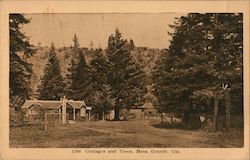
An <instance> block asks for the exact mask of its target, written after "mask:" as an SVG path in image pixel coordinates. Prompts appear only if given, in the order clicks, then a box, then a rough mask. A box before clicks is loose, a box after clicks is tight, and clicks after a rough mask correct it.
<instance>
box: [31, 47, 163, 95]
mask: <svg viewBox="0 0 250 160" xmlns="http://www.w3.org/2000/svg"><path fill="white" fill-rule="evenodd" d="M55 47H56V46H55ZM35 48H36V51H35V54H34V55H33V56H31V57H29V58H28V62H29V63H31V64H32V70H33V72H32V76H31V89H32V96H33V97H36V98H37V95H38V93H37V89H38V86H39V85H40V83H41V81H40V80H41V78H42V76H43V74H44V69H45V66H46V64H47V62H48V55H49V47H47V46H39V47H35ZM81 51H82V52H83V54H84V56H85V59H86V62H87V64H90V62H91V60H92V58H93V56H94V49H89V48H81ZM161 51H162V50H160V49H152V48H147V47H134V48H133V50H132V52H131V55H132V58H134V59H135V60H136V62H138V63H139V64H141V65H142V66H143V70H144V72H145V73H146V75H147V77H146V78H147V83H148V85H150V84H151V78H150V77H151V71H152V69H153V67H154V66H155V62H156V60H157V59H158V57H159V56H160V54H161ZM56 54H57V58H58V60H59V62H60V67H61V73H62V75H63V77H64V78H66V76H67V74H68V72H69V71H68V69H69V67H70V66H71V61H72V59H74V60H77V59H78V55H77V54H75V53H74V52H73V48H72V47H63V48H56Z"/></svg>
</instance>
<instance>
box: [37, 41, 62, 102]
mask: <svg viewBox="0 0 250 160" xmlns="http://www.w3.org/2000/svg"><path fill="white" fill-rule="evenodd" d="M64 88H65V82H64V79H63V77H62V75H61V70H60V64H59V61H58V59H57V57H56V51H55V46H54V44H53V43H52V44H51V47H50V51H49V60H48V63H47V66H46V68H45V70H44V76H43V77H42V81H41V85H40V86H39V88H38V92H39V99H46V100H59V99H60V98H61V97H62V96H64Z"/></svg>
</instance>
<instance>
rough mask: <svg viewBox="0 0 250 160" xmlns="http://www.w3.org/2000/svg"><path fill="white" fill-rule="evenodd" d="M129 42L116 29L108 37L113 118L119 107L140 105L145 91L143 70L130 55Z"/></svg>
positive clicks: (116, 115)
mask: <svg viewBox="0 0 250 160" xmlns="http://www.w3.org/2000/svg"><path fill="white" fill-rule="evenodd" d="M130 51H131V50H130V44H129V43H128V41H127V40H124V39H123V38H122V35H121V33H120V32H119V30H118V29H116V31H115V34H114V35H111V36H110V37H109V41H108V48H107V55H108V59H109V62H110V64H111V69H110V74H109V79H108V83H109V84H110V86H111V88H112V95H113V97H114V98H115V120H119V119H120V117H119V114H120V113H119V112H120V109H121V108H130V107H132V106H134V105H140V104H141V102H142V100H143V98H142V97H143V96H144V94H145V91H146V85H145V80H144V72H143V70H142V68H141V67H140V66H139V65H138V64H136V63H135V62H134V61H133V59H132V57H131V55H130Z"/></svg>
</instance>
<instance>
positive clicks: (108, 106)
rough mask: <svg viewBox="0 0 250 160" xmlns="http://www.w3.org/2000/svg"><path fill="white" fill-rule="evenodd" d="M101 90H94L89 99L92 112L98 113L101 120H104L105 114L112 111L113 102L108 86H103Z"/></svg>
mask: <svg viewBox="0 0 250 160" xmlns="http://www.w3.org/2000/svg"><path fill="white" fill-rule="evenodd" d="M101 87H102V88H100V89H98V90H95V91H94V94H93V96H92V97H91V101H92V104H91V106H92V107H93V111H94V112H96V113H98V114H99V116H101V117H100V118H101V119H102V120H104V119H105V114H107V113H109V112H110V110H112V109H113V107H114V104H115V100H114V98H112V90H111V87H110V85H108V84H103V85H102V86H101Z"/></svg>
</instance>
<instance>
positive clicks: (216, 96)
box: [214, 93, 219, 131]
mask: <svg viewBox="0 0 250 160" xmlns="http://www.w3.org/2000/svg"><path fill="white" fill-rule="evenodd" d="M218 108H219V95H218V94H217V93H216V94H215V96H214V130H215V131H216V130H217V115H218Z"/></svg>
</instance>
